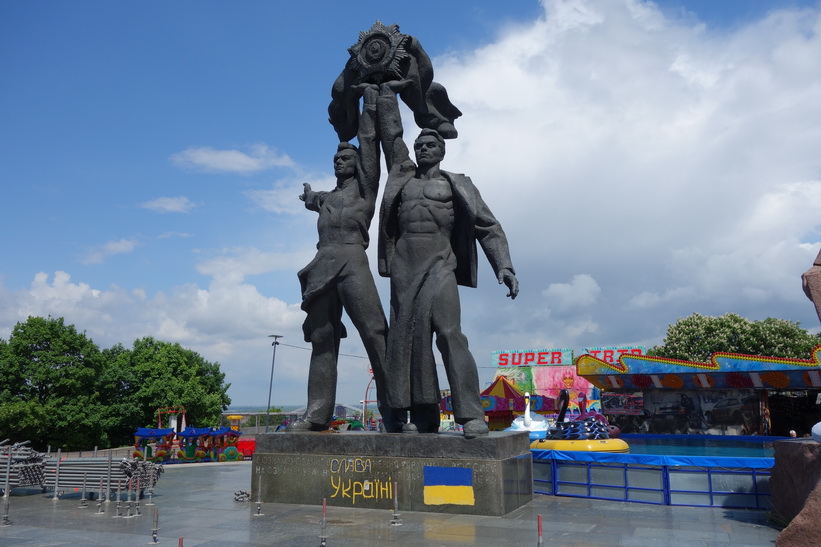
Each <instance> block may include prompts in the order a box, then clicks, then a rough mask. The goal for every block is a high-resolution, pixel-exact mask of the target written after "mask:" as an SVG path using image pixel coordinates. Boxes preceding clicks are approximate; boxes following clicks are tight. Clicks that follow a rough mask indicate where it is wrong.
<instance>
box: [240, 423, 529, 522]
mask: <svg viewBox="0 0 821 547" xmlns="http://www.w3.org/2000/svg"><path fill="white" fill-rule="evenodd" d="M529 444H530V441H529V438H528V435H527V434H526V433H513V432H493V433H491V434H490V435H488V436H487V437H479V438H476V439H470V440H468V439H465V438H464V437H463V436H462V435H460V434H456V433H454V434H448V433H445V434H430V435H426V434H417V435H408V434H378V433H356V432H337V433H309V432H305V433H297V432H290V433H271V434H267V435H258V436H257V449H256V452H255V454H254V460H253V461H254V466H253V476H252V480H251V481H252V484H251V488H252V499H256V496H257V492H261V499H262V501H263V502H266V503H271V502H273V503H297V504H305V505H321V504H322V503H323V500H325V501H326V502H327V504H328V505H336V506H343V507H362V508H369V509H392V508H393V507H394V504H396V505H397V507H398V509H399V510H401V511H428V512H438V513H455V514H472V515H493V516H502V515H505V514H507V513H509V512H511V511H513V510H515V509H517V508H519V507H521V506H522V505H524V504H526V503H528V502H529V501H530V500H531V499H532V498H533V470H532V458H531V455H530V446H529ZM431 471H432V472H433V473H438V474H439V475H440V476H443V475H444V476H450V475H451V474H454V475H458V476H462V477H467V483H466V484H465V486H466V488H464V489H462V490H460V491H459V492H458V495H457V496H456V499H451V500H445V501H442V500H437V499H436V496H432V495H431V491H430V488H428V487H429V486H430V484H429V481H428V478H429V474H430V472H431Z"/></svg>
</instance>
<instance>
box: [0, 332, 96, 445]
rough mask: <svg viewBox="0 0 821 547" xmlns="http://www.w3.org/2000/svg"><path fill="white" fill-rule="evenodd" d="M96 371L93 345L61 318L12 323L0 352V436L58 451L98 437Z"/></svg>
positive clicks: (92, 441)
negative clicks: (25, 440) (12, 326)
mask: <svg viewBox="0 0 821 547" xmlns="http://www.w3.org/2000/svg"><path fill="white" fill-rule="evenodd" d="M102 369H103V361H102V357H101V355H100V350H99V348H97V345H96V344H95V343H94V342H93V341H92V340H91V339H90V338H88V337H87V336H86V335H85V333H80V332H77V330H76V329H75V328H74V325H66V324H65V323H64V322H63V319H62V318H59V319H55V318H52V317H48V318H43V317H29V318H28V320H27V321H26V322H25V323H17V325H16V326H15V327H14V329H13V330H12V333H11V336H10V337H9V340H8V342H3V344H2V350H0V405H1V406H2V408H0V436H2V435H5V437H10V438H17V437H18V436H22V433H25V434H27V435H28V436H29V438H28V440H31V441H32V443H33V444H35V445H39V446H43V445H44V444H52V445H53V446H55V447H64V448H69V447H73V446H81V447H89V446H91V445H90V444H89V443H94V442H96V441H99V440H100V439H103V438H104V436H103V424H102V420H101V408H100V398H99V394H98V391H97V379H98V377H99V376H100V372H101V371H102ZM26 414H27V415H26ZM35 422H36V423H35ZM18 440H23V439H18Z"/></svg>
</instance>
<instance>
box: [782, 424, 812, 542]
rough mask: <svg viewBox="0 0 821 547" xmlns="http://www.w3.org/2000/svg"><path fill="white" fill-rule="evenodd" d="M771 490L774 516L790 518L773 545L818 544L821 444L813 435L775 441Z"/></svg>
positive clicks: (786, 519) (785, 520)
mask: <svg viewBox="0 0 821 547" xmlns="http://www.w3.org/2000/svg"><path fill="white" fill-rule="evenodd" d="M770 492H771V501H772V509H773V514H774V516H775V517H776V518H778V519H779V520H782V521H784V522H789V525H788V526H787V527H786V528H785V529H784V530H783V531H782V532H781V534H780V535H779V536H778V539H777V540H776V545H777V546H784V547H787V546H789V547H802V546H807V547H810V546H812V547H815V546H818V545H821V444H818V443H817V442H815V441H814V440H812V439H787V440H783V441H777V442H776V443H775V466H774V467H773V469H772V473H771V475H770Z"/></svg>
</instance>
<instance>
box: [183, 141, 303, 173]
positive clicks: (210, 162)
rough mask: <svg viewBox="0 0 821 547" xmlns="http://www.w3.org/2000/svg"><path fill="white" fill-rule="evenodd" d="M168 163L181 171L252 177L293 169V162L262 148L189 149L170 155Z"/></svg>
mask: <svg viewBox="0 0 821 547" xmlns="http://www.w3.org/2000/svg"><path fill="white" fill-rule="evenodd" d="M170 160H171V162H172V163H173V164H174V165H176V166H177V167H180V168H182V169H190V170H195V171H205V172H213V173H238V174H251V173H256V172H258V171H264V170H266V169H271V168H273V167H289V168H293V167H294V166H295V165H294V162H293V160H291V158H289V157H288V155H287V154H282V153H280V152H279V151H277V150H276V149H274V148H271V147H269V146H268V145H265V144H255V145H252V146H249V147H248V149H247V151H246V152H243V151H241V150H235V149H233V150H217V149H214V148H211V147H208V146H201V147H190V148H186V149H185V150H183V151H182V152H177V153H175V154H172V155H171V158H170Z"/></svg>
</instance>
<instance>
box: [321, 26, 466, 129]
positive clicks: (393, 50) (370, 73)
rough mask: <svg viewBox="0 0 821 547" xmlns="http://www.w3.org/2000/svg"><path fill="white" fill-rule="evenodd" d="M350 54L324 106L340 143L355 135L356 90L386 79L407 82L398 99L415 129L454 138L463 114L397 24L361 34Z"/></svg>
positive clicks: (422, 52) (417, 46) (424, 55)
mask: <svg viewBox="0 0 821 547" xmlns="http://www.w3.org/2000/svg"><path fill="white" fill-rule="evenodd" d="M348 52H349V53H350V59H349V61H348V63H347V64H346V65H345V68H344V69H343V70H342V73H341V74H340V75H339V77H338V78H337V79H336V81H335V82H334V85H333V88H332V90H331V98H332V100H331V104H330V105H329V106H328V115H329V119H330V122H331V124H332V125H333V126H334V129H335V130H336V132H337V134H338V135H339V140H341V141H347V140H349V139H352V138H353V137H354V135H356V131H357V129H356V125H357V121H358V112H359V97H358V95H357V94H356V92H355V91H354V90H355V88H356V86H357V85H358V84H360V83H362V82H370V83H375V84H380V83H383V82H385V81H388V80H407V82H408V83H407V85H405V86H404V87H403V88H402V90H401V91H400V96H401V97H402V100H403V101H404V102H405V104H407V105H408V107H410V109H411V111H413V116H414V119H415V120H416V123H417V125H418V126H419V127H425V128H428V129H436V130H437V131H439V134H440V135H442V136H443V137H445V138H446V139H450V138H455V137H456V134H457V133H456V128H455V127H454V126H453V121H454V120H455V119H456V118H458V117H459V116H461V115H462V113H461V112H460V111H459V109H458V108H456V107H455V106H453V104H452V103H451V102H450V99H449V98H448V93H447V91H446V90H445V88H444V87H443V86H442V85H441V84H438V83H436V82H434V81H433V65H432V64H431V62H430V58H429V57H428V55H427V53H425V50H424V49H422V45H421V44H420V43H419V41H418V40H417V39H416V38H414V37H413V36H408V35H407V34H402V33H400V32H399V26H398V25H390V26H388V27H386V26H385V25H383V24H382V23H380V22H379V21H377V22H376V23H374V25H373V26H372V27H371V29H370V30H368V31H365V32H360V33H359V41H358V42H357V43H356V44H354V45H353V46H351V47H350V48H348Z"/></svg>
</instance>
